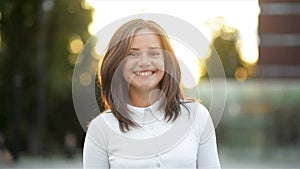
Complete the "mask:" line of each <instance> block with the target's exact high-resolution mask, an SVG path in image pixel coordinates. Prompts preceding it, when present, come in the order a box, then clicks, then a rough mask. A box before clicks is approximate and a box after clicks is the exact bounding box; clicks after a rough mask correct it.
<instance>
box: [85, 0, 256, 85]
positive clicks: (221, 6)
mask: <svg viewBox="0 0 300 169" xmlns="http://www.w3.org/2000/svg"><path fill="white" fill-rule="evenodd" d="M86 1H87V4H89V5H91V6H92V7H93V8H94V9H95V11H94V15H93V23H92V24H91V25H90V26H89V31H90V33H91V34H95V33H97V32H98V31H99V30H100V29H101V28H103V27H105V26H107V25H108V24H110V23H112V22H114V21H116V20H119V19H121V18H124V17H126V16H130V15H135V14H143V13H159V14H167V15H171V16H175V17H178V18H180V19H183V20H185V21H187V22H189V23H190V24H192V25H193V26H195V27H196V28H197V29H199V31H201V33H202V34H203V35H204V36H205V37H207V39H208V40H209V41H211V40H212V33H211V32H212V31H211V29H210V28H209V27H208V26H207V22H208V21H209V20H211V19H213V18H216V17H218V16H221V17H223V18H224V19H225V22H226V25H228V26H232V27H235V28H237V29H238V31H239V33H240V41H239V45H240V47H241V55H242V59H243V60H244V61H246V62H248V63H250V64H255V63H256V62H257V60H258V43H259V40H258V33H257V29H258V15H259V11H260V10H259V4H258V0H241V1H239V0H197V1H196V0H193V1H180V0H175V1H171V0H162V1H157V0H152V1H137V0H135V1H126V0H122V1H115V0H111V1H103V0H86ZM171 42H172V45H173V47H174V50H175V53H176V55H178V57H179V58H180V55H182V54H187V53H189V54H190V55H191V56H192V55H195V54H194V53H193V52H192V51H190V50H189V49H188V48H187V47H186V46H185V45H183V44H182V43H180V42H178V41H177V42H176V41H171ZM207 50H208V49H207ZM193 58H197V56H193V57H190V58H189V59H188V60H187V59H183V62H184V63H186V64H187V65H189V67H190V69H191V72H200V71H199V66H198V65H199V64H196V63H197V62H195V60H194V59H193ZM193 76H194V78H195V79H199V78H198V77H199V76H200V73H194V74H193ZM183 77H184V76H183ZM196 83H197V82H196Z"/></svg>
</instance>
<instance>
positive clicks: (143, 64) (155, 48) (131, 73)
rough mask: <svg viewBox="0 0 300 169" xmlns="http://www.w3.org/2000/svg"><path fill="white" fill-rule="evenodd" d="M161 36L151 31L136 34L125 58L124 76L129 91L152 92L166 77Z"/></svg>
mask: <svg viewBox="0 0 300 169" xmlns="http://www.w3.org/2000/svg"><path fill="white" fill-rule="evenodd" d="M161 48H162V45H161V42H160V38H159V36H158V35H157V34H156V33H155V32H154V31H152V30H150V29H147V28H145V29H140V30H138V31H137V32H136V33H135V36H134V37H133V39H132V43H131V45H130V49H129V53H128V55H127V57H126V58H125V63H124V67H123V76H124V78H125V79H126V81H127V82H128V83H129V84H130V85H129V91H130V92H132V91H133V90H134V91H135V92H151V91H152V90H153V89H157V88H159V82H160V81H161V79H162V78H163V76H164V56H163V50H162V49H161Z"/></svg>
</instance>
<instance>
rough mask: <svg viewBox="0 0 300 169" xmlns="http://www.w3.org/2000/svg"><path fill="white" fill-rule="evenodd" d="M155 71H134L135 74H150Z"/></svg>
mask: <svg viewBox="0 0 300 169" xmlns="http://www.w3.org/2000/svg"><path fill="white" fill-rule="evenodd" d="M154 73H155V71H139V72H135V75H136V76H151V75H153V74H154Z"/></svg>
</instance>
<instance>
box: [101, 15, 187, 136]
mask: <svg viewBox="0 0 300 169" xmlns="http://www.w3.org/2000/svg"><path fill="white" fill-rule="evenodd" d="M143 28H148V29H150V30H152V31H154V32H156V33H157V35H158V36H159V38H160V41H161V44H162V49H163V50H164V51H167V52H165V53H164V64H165V73H164V76H163V79H162V80H161V82H160V90H161V91H162V92H163V93H164V95H165V97H166V100H165V101H163V104H161V105H160V106H161V108H163V106H164V111H165V115H164V117H165V120H167V121H170V120H172V121H174V120H176V118H177V117H178V115H179V114H180V111H181V109H180V104H182V103H181V99H183V93H182V90H181V88H180V83H181V70H180V67H179V63H178V61H177V59H176V57H175V54H174V50H173V48H172V46H171V44H170V41H169V38H168V36H167V34H166V32H165V31H164V30H163V29H162V28H161V27H160V26H159V25H158V24H157V23H155V22H153V21H151V20H147V21H145V20H142V19H135V20H132V21H129V22H127V23H125V24H124V25H122V26H121V27H120V28H119V29H118V30H117V31H116V32H115V34H114V35H113V37H112V38H111V40H110V42H109V44H108V48H107V51H106V53H105V55H104V57H103V60H102V63H101V67H100V71H99V79H100V85H101V87H102V90H101V96H102V100H103V102H104V104H105V108H106V109H111V112H112V113H113V115H114V116H115V117H116V118H117V119H118V121H119V127H120V129H121V131H122V132H126V131H129V127H138V126H139V125H138V124H137V123H136V122H134V121H133V120H132V119H131V117H130V116H129V114H128V112H129V110H128V108H127V104H128V103H129V102H130V99H129V95H128V87H129V84H128V82H127V81H126V80H125V79H124V77H123V75H122V61H123V60H124V59H125V57H126V56H127V54H128V52H129V47H130V44H131V41H132V38H133V36H134V34H135V32H136V31H137V30H140V29H143Z"/></svg>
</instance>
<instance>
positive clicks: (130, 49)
mask: <svg viewBox="0 0 300 169" xmlns="http://www.w3.org/2000/svg"><path fill="white" fill-rule="evenodd" d="M148 49H160V48H159V47H149V48H148ZM130 50H141V49H140V48H130Z"/></svg>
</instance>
